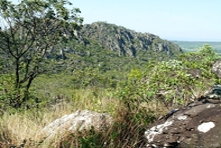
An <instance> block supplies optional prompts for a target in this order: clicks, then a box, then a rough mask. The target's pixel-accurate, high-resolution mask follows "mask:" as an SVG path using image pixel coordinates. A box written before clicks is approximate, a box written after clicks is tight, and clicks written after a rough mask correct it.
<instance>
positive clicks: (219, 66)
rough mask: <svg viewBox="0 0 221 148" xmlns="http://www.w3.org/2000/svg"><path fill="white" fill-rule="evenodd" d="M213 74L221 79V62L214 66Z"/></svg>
mask: <svg viewBox="0 0 221 148" xmlns="http://www.w3.org/2000/svg"><path fill="white" fill-rule="evenodd" d="M212 72H213V73H215V74H216V75H217V76H218V77H219V78H221V60H219V61H216V62H215V63H214V64H213V67H212Z"/></svg>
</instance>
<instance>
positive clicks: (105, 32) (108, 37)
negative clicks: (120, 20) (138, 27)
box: [78, 22, 182, 56]
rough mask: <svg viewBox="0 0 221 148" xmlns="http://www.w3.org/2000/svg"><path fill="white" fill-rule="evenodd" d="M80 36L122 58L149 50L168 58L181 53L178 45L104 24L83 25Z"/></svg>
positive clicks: (149, 35) (148, 34)
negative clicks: (163, 54)
mask: <svg viewBox="0 0 221 148" xmlns="http://www.w3.org/2000/svg"><path fill="white" fill-rule="evenodd" d="M80 35H81V36H83V38H86V39H88V40H89V41H90V40H96V41H97V42H98V43H99V44H100V45H101V46H104V47H105V48H107V49H110V50H112V51H117V52H119V55H124V56H125V55H129V56H136V54H137V52H139V51H149V50H152V51H156V52H164V53H166V54H167V55H170V56H171V55H176V54H177V53H181V52H182V49H181V48H180V47H179V46H178V45H176V44H174V43H172V42H169V41H166V40H163V39H160V38H159V37H158V36H156V35H153V34H150V33H139V32H135V31H133V30H129V29H126V28H124V27H122V26H117V25H114V24H108V23H105V22H96V23H92V24H86V25H84V26H83V27H82V29H81V31H80ZM78 36H79V35H78ZM84 43H86V42H84ZM88 43H90V42H88Z"/></svg>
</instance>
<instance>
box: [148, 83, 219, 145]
mask: <svg viewBox="0 0 221 148" xmlns="http://www.w3.org/2000/svg"><path fill="white" fill-rule="evenodd" d="M220 91H221V86H220V85H215V86H213V87H212V89H211V90H210V91H209V92H208V93H207V94H205V95H204V96H202V97H200V98H198V99H197V100H195V101H193V102H191V103H189V104H188V105H187V106H185V107H183V108H180V109H178V110H177V109H176V110H175V111H174V110H173V111H171V112H169V113H168V114H167V115H165V116H164V117H163V118H161V119H159V120H157V121H156V122H155V123H153V124H151V125H150V126H149V127H148V128H147V130H146V131H145V133H144V136H145V139H146V147H165V148H166V147H179V148H185V147H194V148H197V147H201V148H214V147H221V141H220V137H221V118H220V115H221V95H220Z"/></svg>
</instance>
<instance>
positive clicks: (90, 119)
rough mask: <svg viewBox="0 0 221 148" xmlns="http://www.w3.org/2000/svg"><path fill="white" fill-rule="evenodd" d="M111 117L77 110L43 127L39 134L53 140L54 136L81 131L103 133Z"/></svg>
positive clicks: (109, 123)
mask: <svg viewBox="0 0 221 148" xmlns="http://www.w3.org/2000/svg"><path fill="white" fill-rule="evenodd" d="M111 123H112V117H111V116H110V115H108V114H103V113H97V112H93V111H89V110H82V111H80V110H78V111H76V112H75V113H73V114H70V115H65V116H63V117H61V118H59V119H56V120H55V121H53V122H51V123H50V124H49V125H47V126H46V127H44V129H43V130H42V131H41V133H40V134H42V135H44V137H45V138H50V139H51V138H54V137H55V136H56V135H58V134H59V135H60V136H61V135H65V134H66V133H67V132H69V133H74V132H77V131H82V130H90V129H91V128H92V127H93V129H94V130H95V131H99V132H102V131H105V130H106V128H108V127H110V125H111Z"/></svg>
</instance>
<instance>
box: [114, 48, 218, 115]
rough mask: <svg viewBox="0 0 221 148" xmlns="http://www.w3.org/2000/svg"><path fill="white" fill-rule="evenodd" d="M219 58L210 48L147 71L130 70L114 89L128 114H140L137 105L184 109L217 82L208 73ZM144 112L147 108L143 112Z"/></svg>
mask: <svg viewBox="0 0 221 148" xmlns="http://www.w3.org/2000/svg"><path fill="white" fill-rule="evenodd" d="M218 59H220V56H219V55H218V54H217V53H216V52H215V51H214V50H213V49H212V48H211V46H209V45H205V46H203V47H202V48H201V49H200V50H199V51H197V52H191V53H185V54H182V55H181V56H180V57H179V58H178V59H177V60H168V61H162V62H158V61H155V62H150V63H149V64H148V65H147V68H146V70H144V71H140V70H137V69H134V70H132V71H131V72H130V73H129V75H128V79H127V81H125V82H123V83H122V84H121V85H120V86H119V87H118V89H117V93H116V95H117V96H118V97H119V98H121V100H122V101H123V102H124V104H125V105H126V106H128V108H129V112H135V113H138V114H140V113H142V111H140V110H139V105H140V104H145V103H146V104H148V103H150V102H151V101H153V102H156V101H157V102H161V103H162V102H164V104H165V105H166V107H171V106H180V105H185V104H187V103H189V102H190V101H192V100H193V99H196V98H197V97H200V95H203V93H204V92H205V91H206V90H207V89H208V88H209V87H210V86H211V85H214V84H216V83H217V82H220V80H219V79H217V77H216V76H215V75H214V74H213V73H212V72H211V68H212V65H213V63H214V62H215V61H216V60H218ZM146 110H147V108H146Z"/></svg>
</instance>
